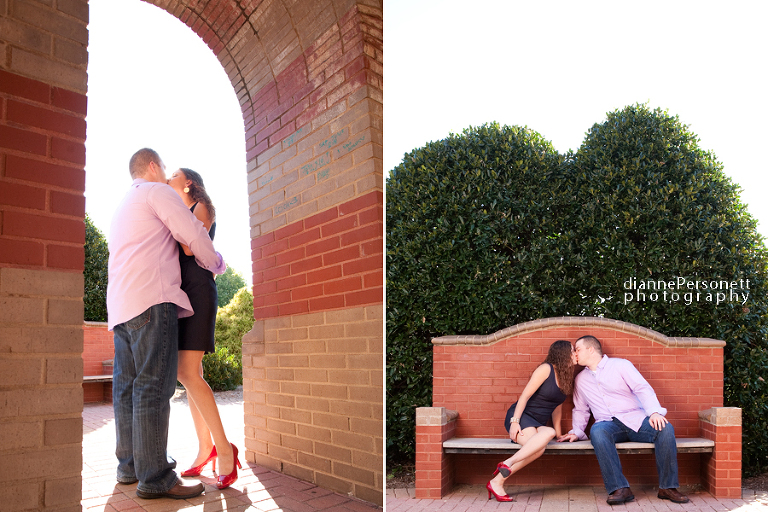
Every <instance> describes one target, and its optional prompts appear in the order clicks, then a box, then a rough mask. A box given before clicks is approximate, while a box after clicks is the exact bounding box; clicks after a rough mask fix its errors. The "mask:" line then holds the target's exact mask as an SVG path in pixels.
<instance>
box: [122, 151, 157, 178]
mask: <svg viewBox="0 0 768 512" xmlns="http://www.w3.org/2000/svg"><path fill="white" fill-rule="evenodd" d="M150 162H155V164H157V165H160V155H158V154H157V151H155V150H154V149H149V148H143V149H140V150H138V151H137V152H135V153H134V154H133V156H132V157H131V161H130V163H129V164H128V170H129V171H130V172H131V178H133V179H134V180H135V179H136V178H141V177H142V176H144V173H146V172H147V167H149V163H150Z"/></svg>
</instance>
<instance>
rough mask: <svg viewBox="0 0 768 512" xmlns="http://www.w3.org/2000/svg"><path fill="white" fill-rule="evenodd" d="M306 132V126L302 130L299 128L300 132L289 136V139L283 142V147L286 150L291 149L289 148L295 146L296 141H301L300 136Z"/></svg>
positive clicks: (297, 131)
mask: <svg viewBox="0 0 768 512" xmlns="http://www.w3.org/2000/svg"><path fill="white" fill-rule="evenodd" d="M304 131H305V127H304V126H302V127H301V128H299V129H298V130H296V131H295V132H293V133H292V134H291V135H289V136H288V137H286V138H285V140H283V145H284V146H285V147H286V148H289V147H291V146H292V145H293V144H295V143H296V141H297V140H299V136H300V135H301V134H302V133H303V132H304Z"/></svg>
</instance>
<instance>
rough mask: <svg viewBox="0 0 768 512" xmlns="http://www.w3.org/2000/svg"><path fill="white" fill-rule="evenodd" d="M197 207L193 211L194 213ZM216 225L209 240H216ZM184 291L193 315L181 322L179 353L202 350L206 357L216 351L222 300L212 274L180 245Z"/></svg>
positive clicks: (210, 231) (209, 234) (192, 208)
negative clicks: (215, 337)
mask: <svg viewBox="0 0 768 512" xmlns="http://www.w3.org/2000/svg"><path fill="white" fill-rule="evenodd" d="M197 204H198V203H195V204H193V205H192V207H191V208H190V210H191V211H193V212H194V211H195V207H196V206H197ZM215 234H216V223H215V222H214V223H213V224H212V225H211V229H210V230H209V231H208V236H210V237H211V240H213V236H214V235H215ZM179 266H180V267H181V289H182V290H183V291H184V293H186V294H187V296H188V297H189V302H190V303H191V304H192V310H193V311H194V312H195V314H194V315H192V316H189V317H186V318H180V319H179V350H201V351H205V353H206V354H210V353H212V352H215V351H216V347H215V346H214V343H213V333H214V330H215V328H216V310H217V309H218V307H219V296H218V293H217V291H216V281H214V280H213V273H212V272H211V271H210V270H206V269H204V268H202V267H201V266H200V265H198V264H197V262H196V261H195V257H194V256H187V255H186V254H184V250H183V249H182V248H181V245H179Z"/></svg>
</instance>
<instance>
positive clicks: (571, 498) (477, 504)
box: [386, 485, 768, 512]
mask: <svg viewBox="0 0 768 512" xmlns="http://www.w3.org/2000/svg"><path fill="white" fill-rule="evenodd" d="M682 490H683V491H684V492H686V493H687V494H688V496H689V498H690V499H691V501H690V503H686V504H677V503H672V502H670V501H666V500H660V499H658V498H657V497H656V492H657V490H656V488H654V487H638V488H632V493H633V494H634V495H635V500H634V501H632V502H629V503H625V504H623V505H614V506H610V505H608V504H607V503H606V502H605V499H606V497H607V495H606V493H605V489H604V488H602V487H542V486H518V487H514V486H507V492H508V493H510V495H511V496H512V497H514V498H515V501H514V502H512V503H499V502H497V501H496V500H492V501H488V494H487V491H486V490H485V488H484V487H483V486H479V485H460V486H456V487H455V488H454V490H453V492H451V493H450V494H449V495H447V496H445V497H444V498H442V499H439V500H433V499H416V497H415V496H416V490H415V489H387V496H386V510H387V512H406V511H408V512H417V511H421V510H440V511H444V512H447V511H451V512H470V511H471V512H475V511H481V510H482V511H490V510H503V511H510V512H598V511H599V512H607V511H613V512H622V511H638V512H640V511H642V512H645V511H647V512H662V511H675V510H681V511H682V510H684V511H686V512H714V511H738V512H748V511H753V510H754V511H765V510H768V492H761V491H753V490H750V489H744V490H743V492H742V498H741V499H716V498H714V497H712V495H711V494H709V493H707V492H705V491H696V490H690V489H682Z"/></svg>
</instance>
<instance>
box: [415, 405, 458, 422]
mask: <svg viewBox="0 0 768 512" xmlns="http://www.w3.org/2000/svg"><path fill="white" fill-rule="evenodd" d="M458 417H459V413H458V411H452V410H450V409H446V408H445V407H417V408H416V426H419V425H421V426H429V427H436V426H442V425H447V424H448V423H450V422H452V421H456V419H457V418H458Z"/></svg>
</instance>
